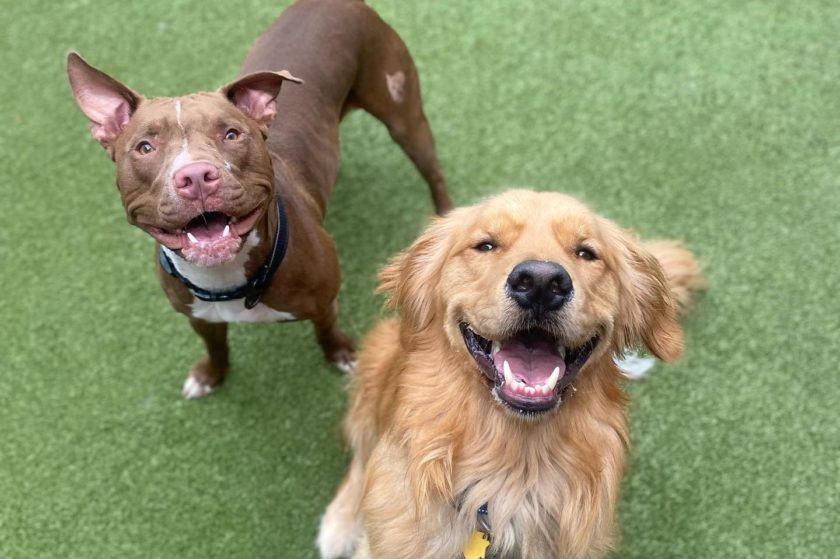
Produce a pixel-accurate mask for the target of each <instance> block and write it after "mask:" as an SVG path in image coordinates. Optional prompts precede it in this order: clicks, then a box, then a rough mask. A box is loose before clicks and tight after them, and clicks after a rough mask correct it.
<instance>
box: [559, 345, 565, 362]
mask: <svg viewBox="0 0 840 559" xmlns="http://www.w3.org/2000/svg"><path fill="white" fill-rule="evenodd" d="M557 353H558V354H560V357H563V358H564V359H565V358H566V348H565V347H564V346H560V347H558V348H557Z"/></svg>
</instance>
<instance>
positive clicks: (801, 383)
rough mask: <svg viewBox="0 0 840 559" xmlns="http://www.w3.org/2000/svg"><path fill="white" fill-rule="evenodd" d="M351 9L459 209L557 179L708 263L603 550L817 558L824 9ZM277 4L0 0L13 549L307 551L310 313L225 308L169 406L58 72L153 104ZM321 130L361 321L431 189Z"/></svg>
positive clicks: (835, 489)
mask: <svg viewBox="0 0 840 559" xmlns="http://www.w3.org/2000/svg"><path fill="white" fill-rule="evenodd" d="M371 3H372V4H373V5H374V6H375V7H376V8H377V9H378V10H379V11H380V13H381V14H382V16H383V17H384V18H385V19H386V20H387V21H389V22H390V23H391V24H392V25H393V26H394V27H395V28H396V29H397V30H398V31H399V32H400V33H401V34H402V36H403V37H404V39H405V41H406V43H407V44H408V45H409V47H410V49H411V51H412V53H413V55H414V57H415V60H416V62H417V65H418V67H419V69H420V73H421V79H422V82H423V91H424V94H425V99H426V109H427V113H428V115H429V117H430V120H431V122H432V127H433V129H434V132H435V134H436V137H437V143H438V150H439V155H440V158H441V160H442V162H443V165H444V168H445V171H446V174H447V177H448V180H449V184H450V190H451V193H452V195H453V198H454V200H455V201H456V202H457V203H468V202H472V201H475V200H476V199H478V198H479V197H481V196H484V195H487V194H490V193H493V192H496V191H498V190H499V189H501V188H502V187H505V186H511V185H524V186H531V187H535V188H539V189H556V190H564V191H568V192H571V193H574V194H577V195H580V196H582V197H583V198H584V199H586V200H587V201H588V202H589V203H590V204H591V205H593V206H594V207H596V208H597V209H599V210H600V211H602V212H603V213H605V214H606V215H608V216H610V217H612V218H614V219H615V220H617V221H619V222H620V223H622V224H624V225H627V226H634V227H636V228H637V229H638V230H639V231H640V232H642V233H643V234H644V235H646V236H669V237H677V238H682V239H684V240H685V241H686V242H687V244H688V245H689V246H690V247H691V248H692V249H694V250H695V251H696V252H697V253H698V254H699V255H700V257H701V258H702V260H703V261H704V262H705V263H706V268H707V271H708V275H709V278H710V280H711V283H712V289H711V290H710V291H709V292H708V294H707V295H706V296H705V297H704V298H703V299H702V300H701V301H700V303H699V304H698V306H697V309H696V312H695V313H694V314H693V315H692V316H691V317H690V318H689V319H688V320H687V323H686V330H687V340H688V351H687V353H686V355H685V358H684V359H683V360H682V361H681V362H680V363H678V364H676V365H674V366H669V367H664V366H659V367H657V369H655V370H654V373H653V375H652V377H651V378H650V379H649V380H647V381H644V382H640V383H637V384H633V385H631V386H630V387H629V392H630V394H631V401H632V404H631V407H632V431H633V450H632V454H631V467H630V469H629V472H628V475H627V478H626V484H625V491H624V493H623V499H622V502H621V508H620V514H621V526H622V533H623V541H622V544H621V547H620V549H619V550H618V551H617V552H616V553H615V557H618V558H637V557H638V558H670V557H685V558H706V557H709V558H712V557H713V558H718V557H720V558H732V557H751V558H752V557H754V558H767V557H779V558H793V557H802V558H820V557H826V558H828V557H836V556H837V553H838V551H837V550H838V549H840V530H838V528H837V519H838V515H840V413H838V406H840V388H838V382H837V364H836V362H837V356H836V352H837V351H838V348H839V344H838V342H839V341H840V319H838V317H839V316H840V297H838V296H837V289H836V287H835V285H836V282H837V277H838V274H837V268H836V267H837V263H838V262H840V258H838V257H840V226H838V220H839V219H840V178H838V177H840V136H839V135H838V129H840V112H839V109H840V96H838V88H840V57H838V56H837V54H838V51H837V38H838V37H839V36H840V10H837V8H836V4H834V3H833V2H828V1H825V2H819V1H813V2H807V3H805V2H786V1H768V2H732V1H722V0H721V1H706V2H656V3H653V2H641V3H639V2H620V1H618V0H615V1H606V0H604V1H593V2H584V3H578V2H572V1H562V2H551V3H549V2H533V3H520V2H512V1H511V2H506V1H503V0H486V1H483V2H475V1H473V0H460V1H452V2H446V3H441V2H400V1H398V0H372V1H371ZM234 6H235V7H234ZM279 8H280V5H279V4H277V3H274V2H256V1H253V0H252V1H250V2H246V1H242V2H236V3H231V2H217V1H211V2H205V1H199V0H184V1H179V2H174V3H173V2H163V1H161V0H147V1H146V2H142V3H140V2H136V3H125V2H111V1H104V0H88V1H68V2H45V1H43V0H41V1H40V2H12V1H11V0H0V11H2V13H3V23H2V28H3V33H2V38H0V41H2V48H0V67H2V68H3V80H2V82H0V94H2V99H3V101H2V106H0V121H2V123H3V129H2V132H1V133H0V154H2V165H0V198H2V200H3V205H2V225H0V263H2V264H0V266H1V267H0V281H2V299H0V302H1V303H2V304H1V305H0V308H2V320H0V557H2V558H3V559H7V558H29V557H56V558H111V557H115V558H116V557H119V558H133V557H137V558H140V557H143V558H146V557H173V558H174V557H177V558H206V557H225V558H228V557H241V558H256V557H280V558H309V557H314V556H315V553H314V547H313V540H314V537H315V532H316V528H317V523H318V518H319V515H320V513H321V511H322V510H323V508H324V506H325V505H326V504H327V502H328V500H329V498H330V497H331V496H332V492H333V490H334V487H335V485H336V484H337V482H338V480H339V478H340V476H341V475H342V472H343V468H344V466H345V456H344V455H343V453H342V448H341V444H340V440H339V437H338V430H337V425H338V422H339V420H340V418H341V416H342V413H343V408H344V391H343V386H344V379H342V378H340V377H339V376H338V375H337V374H335V373H334V372H333V371H332V370H331V369H330V367H329V366H328V365H327V364H326V363H325V362H324V361H322V359H321V357H320V352H319V350H318V348H317V346H316V344H315V342H314V340H313V337H312V335H311V333H310V328H309V326H308V325H305V324H293V325H276V326H275V325H261V326H260V325H237V326H234V327H233V328H232V332H231V345H232V348H233V352H234V353H233V372H232V374H231V376H230V377H229V381H228V382H227V383H226V385H225V386H224V388H223V389H222V390H221V391H220V392H219V393H218V394H216V395H214V396H212V397H210V398H207V399H205V400H202V401H196V402H185V401H182V400H181V399H180V397H179V388H180V385H181V382H182V380H183V377H184V375H185V373H186V370H187V368H188V366H189V365H190V364H191V363H192V361H193V360H194V359H195V358H197V356H198V355H199V352H200V346H199V342H198V339H197V338H196V337H195V336H194V335H193V334H192V332H191V331H190V329H189V328H188V326H187V324H186V321H185V320H184V318H183V317H181V316H179V315H176V314H175V313H173V312H172V311H171V310H170V309H169V307H168V304H167V303H166V301H165V299H164V297H163V295H162V294H161V293H160V292H159V289H158V287H157V284H156V281H155V278H154V275H153V268H152V241H151V239H149V238H148V237H147V236H145V235H144V234H143V233H141V232H140V231H139V230H135V229H133V228H130V227H128V226H126V224H125V220H124V217H123V214H122V210H121V206H120V204H119V200H118V196H117V193H116V191H115V189H114V187H113V180H114V179H113V168H112V165H111V163H110V161H109V160H108V159H107V157H106V156H105V154H104V152H103V151H102V150H101V149H100V148H99V147H98V146H97V145H96V144H95V142H94V141H93V140H91V139H90V137H89V135H88V133H87V130H86V124H85V121H84V119H83V117H82V116H81V114H80V113H79V112H78V111H77V110H76V108H75V106H74V105H73V102H72V100H71V96H70V92H69V88H68V86H67V83H66V78H65V76H64V70H63V63H64V54H65V52H66V51H67V50H68V49H70V48H74V49H78V50H79V51H81V52H82V53H83V54H84V55H85V56H86V57H88V59H89V60H90V61H91V62H92V63H94V64H95V65H97V66H100V67H102V68H104V69H106V70H107V71H108V72H110V73H112V74H113V75H115V76H117V77H119V78H120V79H121V80H123V81H125V82H126V83H128V84H129V85H131V86H132V87H134V88H136V89H137V90H139V91H141V92H143V93H146V94H149V95H173V94H181V93H187V92H191V91H193V90H198V89H209V88H215V87H217V86H219V85H221V84H223V83H225V82H227V81H229V80H230V79H231V78H232V77H233V76H234V75H235V73H236V70H237V67H238V64H239V61H240V60H241V59H242V58H243V56H244V54H245V52H246V51H247V48H248V46H249V45H250V43H251V42H252V40H253V39H254V38H256V36H257V35H258V34H259V33H260V32H261V31H262V30H263V29H264V28H265V27H266V26H267V25H268V23H269V22H270V21H271V20H272V18H273V17H274V16H275V15H276V14H277V13H278V12H279ZM342 141H343V145H342V150H343V159H342V170H341V176H340V178H339V181H338V186H337V189H336V194H335V197H334V199H333V201H332V205H331V206H330V212H329V216H328V220H327V221H328V227H329V229H330V231H331V232H332V233H333V234H334V236H335V238H336V240H337V242H338V245H339V250H340V254H341V259H342V266H343V271H344V284H343V290H342V308H343V311H342V312H343V314H342V317H341V322H342V324H343V326H344V327H345V328H346V329H347V330H348V331H350V332H352V333H353V334H354V335H356V336H361V335H362V333H363V332H364V331H365V329H366V328H367V327H369V326H370V325H371V323H372V322H373V320H374V319H375V317H376V315H377V312H378V308H379V301H378V300H377V299H376V298H374V297H373V296H372V295H371V291H372V288H373V286H374V274H375V271H376V269H377V267H378V266H380V265H381V264H382V263H383V262H384V261H385V259H386V258H387V257H388V256H389V255H391V254H392V253H394V252H396V251H397V250H399V249H400V248H401V247H403V246H405V245H407V244H408V243H409V242H410V240H411V239H412V238H413V237H414V236H415V235H416V234H417V233H418V231H419V230H420V228H421V227H422V224H423V222H424V219H425V216H426V215H427V214H428V213H429V212H430V208H431V205H430V203H429V201H428V196H427V193H426V190H425V186H424V184H423V183H422V181H421V180H420V178H419V177H418V176H417V175H416V173H415V171H414V169H413V168H412V167H411V165H410V163H409V162H408V161H407V160H406V158H405V157H404V156H403V155H402V153H401V152H400V151H399V149H398V148H397V147H396V146H395V145H394V144H392V143H391V141H390V139H389V138H388V135H387V133H386V132H385V130H384V128H383V127H382V126H381V125H379V124H378V123H377V122H375V121H374V120H373V119H372V118H370V117H368V116H367V115H363V114H353V115H351V116H350V117H349V118H348V119H347V122H346V123H345V126H344V128H343V129H342Z"/></svg>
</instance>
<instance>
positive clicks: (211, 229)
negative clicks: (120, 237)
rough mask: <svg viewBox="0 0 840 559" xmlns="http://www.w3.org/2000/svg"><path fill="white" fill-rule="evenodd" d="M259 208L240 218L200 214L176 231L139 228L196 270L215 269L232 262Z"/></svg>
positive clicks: (253, 224)
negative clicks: (199, 267)
mask: <svg viewBox="0 0 840 559" xmlns="http://www.w3.org/2000/svg"><path fill="white" fill-rule="evenodd" d="M260 209H261V208H260V207H259V206H258V207H257V208H256V209H254V210H252V211H251V212H249V213H247V214H245V215H244V216H241V217H235V216H231V215H228V214H226V213H223V212H204V213H202V214H199V215H197V216H195V217H194V218H192V219H190V220H189V221H188V222H187V223H185V224H184V225H183V226H182V227H180V228H178V229H174V230H172V229H161V228H159V227H152V226H148V225H143V226H141V227H142V228H143V229H144V230H145V231H146V232H147V233H149V234H150V235H151V236H152V237H154V238H155V239H157V240H158V242H160V243H161V244H162V245H163V246H165V247H167V248H169V249H171V250H174V251H179V254H180V255H181V256H182V257H183V258H184V259H185V260H187V261H189V262H192V263H193V264H197V265H199V266H216V265H219V264H223V263H225V262H228V261H230V260H232V259H233V258H234V257H235V256H236V254H237V253H238V252H239V249H240V248H241V247H242V238H243V237H244V236H245V235H247V234H248V233H250V232H251V230H252V229H253V228H254V226H255V225H256V223H257V220H258V219H259V217H260Z"/></svg>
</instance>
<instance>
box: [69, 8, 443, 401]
mask: <svg viewBox="0 0 840 559" xmlns="http://www.w3.org/2000/svg"><path fill="white" fill-rule="evenodd" d="M284 69H288V71H287V70H284ZM67 72H68V75H69V78H70V84H71V87H72V89H73V94H74V96H75V98H76V102H77V103H78V105H79V107H80V108H81V110H82V112H83V113H84V114H85V115H86V116H87V117H88V119H89V120H90V128H91V133H92V135H93V137H94V138H96V140H98V141H99V143H100V144H102V146H103V147H104V148H105V149H106V150H107V151H108V154H109V155H110V156H111V159H113V161H114V162H115V163H116V169H117V187H118V188H119V191H120V195H121V197H122V202H123V205H124V207H125V211H126V215H127V218H128V221H129V223H131V224H133V225H136V226H137V227H140V228H141V229H143V230H144V231H146V232H147V233H149V234H150V235H151V236H152V237H154V238H155V239H156V241H157V243H156V245H157V248H158V253H157V256H156V259H157V272H158V278H159V280H160V284H161V287H162V288H163V290H164V292H165V293H166V295H167V297H168V298H169V301H170V303H171V304H172V306H173V307H174V308H175V310H177V311H178V312H180V313H182V314H185V315H187V317H189V321H190V325H191V326H192V327H193V329H194V330H195V331H196V332H197V333H198V335H199V336H201V338H202V339H203V340H204V343H205V345H206V348H207V356H206V357H204V358H202V359H201V360H199V361H198V362H197V363H196V364H195V365H194V366H193V368H192V369H191V370H190V372H189V376H188V377H187V380H186V382H185V383H184V387H183V395H184V397H186V398H197V397H200V396H204V395H205V394H208V393H209V392H211V391H213V390H214V389H215V388H216V387H217V386H219V384H221V382H222V381H223V380H224V376H225V374H226V372H227V371H228V368H229V358H228V344H227V329H228V323H229V322H256V321H284V320H311V321H312V322H313V324H314V326H315V334H316V337H317V339H318V343H319V344H320V345H321V348H322V350H323V352H324V355H325V356H326V357H327V359H329V360H330V361H331V362H333V363H334V364H335V365H337V366H338V367H339V368H341V369H343V370H345V371H346V370H350V369H352V367H353V365H354V363H355V352H354V346H353V341H352V340H351V339H350V338H349V337H348V336H347V335H345V334H344V333H343V332H342V331H341V330H340V329H339V328H338V326H337V324H336V318H337V312H338V307H337V304H336V296H337V294H338V289H339V284H340V281H339V269H338V258H337V255H336V249H335V244H334V243H333V240H332V239H331V238H330V235H329V234H328V233H327V231H326V230H325V229H324V226H323V221H324V212H325V206H326V204H327V200H328V199H329V197H330V194H331V192H332V189H333V185H334V183H335V179H336V174H337V172H338V159H339V145H338V127H339V123H340V122H341V119H342V117H343V116H344V115H345V114H347V112H348V111H350V110H351V109H354V108H362V109H364V110H366V111H367V112H369V113H370V114H372V115H373V116H375V117H376V118H377V119H379V120H380V121H382V122H383V123H384V124H385V125H386V126H387V127H388V131H389V132H390V133H391V137H392V138H393V139H394V141H396V142H397V143H398V144H399V145H400V147H402V149H403V150H404V151H405V153H406V154H407V155H408V156H409V157H410V158H411V160H412V161H413V162H414V164H415V166H416V167H417V169H418V170H419V171H420V173H421V174H422V175H423V178H424V179H425V180H426V182H427V183H428V184H429V188H430V189H431V193H432V198H433V200H434V204H435V210H436V211H437V212H438V213H444V212H446V211H447V210H448V209H450V207H451V203H450V201H449V196H448V194H447V191H446V185H445V183H444V179H443V175H442V174H441V171H440V167H439V165H438V161H437V157H436V155H435V148H434V141H433V139H432V133H431V131H430V129H429V124H428V122H427V121H426V117H425V115H424V114H423V108H422V102H421V99H420V85H419V83H418V78H417V71H416V69H415V67H414V63H413V61H412V59H411V56H410V55H409V53H408V50H407V49H406V46H405V44H403V42H402V40H401V39H400V37H399V36H398V35H397V34H396V33H395V32H394V30H393V29H391V28H390V27H389V26H388V25H387V24H386V23H385V22H383V21H382V20H381V19H380V18H379V16H378V15H377V14H376V13H375V12H374V11H373V10H372V9H371V8H369V7H367V6H366V5H365V4H364V3H363V2H361V1H360V0H300V1H299V2H297V3H296V4H294V5H293V6H291V7H290V8H288V9H287V10H286V11H284V12H283V14H282V15H281V16H280V17H279V18H278V19H277V21H275V22H274V24H273V25H272V26H271V27H270V28H269V29H268V31H267V32H266V33H265V34H263V36H262V37H260V38H259V39H258V40H257V42H256V44H255V46H254V48H253V49H252V50H251V52H250V54H249V55H248V56H247V58H246V59H245V62H244V63H243V65H242V69H241V72H240V77H239V78H238V79H237V80H236V81H234V82H232V83H230V84H228V85H226V86H224V87H222V88H221V89H219V90H218V91H216V92H213V93H195V94H193V95H186V96H183V97H175V98H155V99H148V98H145V97H143V96H141V95H139V94H137V93H135V92H134V91H132V90H131V89H129V88H128V87H126V86H124V85H122V84H121V83H119V82H118V81H116V80H114V79H113V78H111V77H110V76H108V75H106V74H104V73H103V72H101V71H99V70H97V69H95V68H93V67H91V66H89V65H88V64H87V63H86V62H85V61H84V60H83V59H82V58H81V57H80V56H79V55H77V54H75V53H70V55H69V56H68V57H67ZM290 72H293V73H294V76H293V75H292V74H291V73H290ZM295 76H298V77H295ZM298 78H301V79H298ZM286 81H291V82H295V83H297V84H300V83H303V84H304V85H293V87H287V88H286V89H284V90H283V95H280V96H279V97H278V93H280V87H281V85H283V83H284V82H286ZM275 116H276V118H275Z"/></svg>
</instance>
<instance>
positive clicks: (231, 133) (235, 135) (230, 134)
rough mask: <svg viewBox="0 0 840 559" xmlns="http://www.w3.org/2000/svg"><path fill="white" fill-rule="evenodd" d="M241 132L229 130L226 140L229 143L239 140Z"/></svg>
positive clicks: (226, 133)
mask: <svg viewBox="0 0 840 559" xmlns="http://www.w3.org/2000/svg"><path fill="white" fill-rule="evenodd" d="M239 135H240V132H239V130H237V129H236V128H229V129H228V131H227V132H225V140H227V141H228V142H232V141H233V140H236V139H238V138H239Z"/></svg>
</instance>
